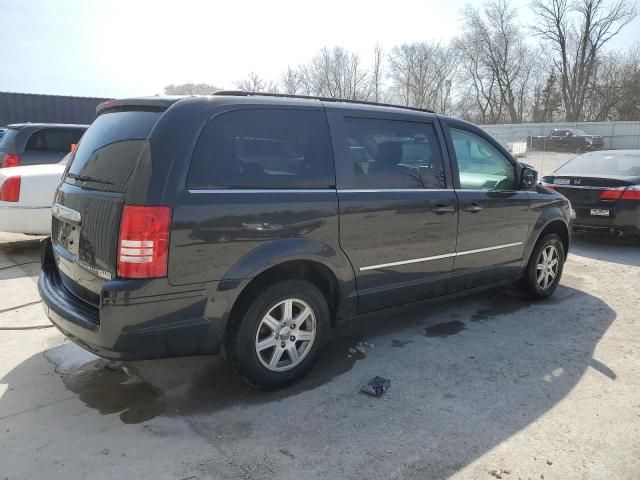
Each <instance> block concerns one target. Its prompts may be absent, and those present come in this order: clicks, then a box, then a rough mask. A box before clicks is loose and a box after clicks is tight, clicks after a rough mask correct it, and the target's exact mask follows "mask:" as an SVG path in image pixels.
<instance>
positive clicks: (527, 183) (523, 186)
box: [520, 167, 538, 190]
mask: <svg viewBox="0 0 640 480" xmlns="http://www.w3.org/2000/svg"><path fill="white" fill-rule="evenodd" d="M536 183H538V172H537V171H535V170H534V169H533V168H531V167H522V173H521V175H520V190H530V189H531V188H533V187H534V186H535V184H536Z"/></svg>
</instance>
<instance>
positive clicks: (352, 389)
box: [0, 234, 640, 480]
mask: <svg viewBox="0 0 640 480" xmlns="http://www.w3.org/2000/svg"><path fill="white" fill-rule="evenodd" d="M38 270H39V264H38V250H37V240H33V239H32V238H30V237H24V236H17V235H7V234H0V292H1V293H0V479H3V478H8V479H12V480H13V479H58V478H64V479H69V478H72V479H78V478H90V479H102V478H105V479H106V478H116V477H117V478H136V479H147V478H149V479H157V478H176V479H218V478H225V479H227V478H230V479H234V478H239V479H263V478H264V479H266V478H279V479H289V478H291V479H293V478H305V479H313V478H323V479H324V478H349V479H352V478H358V479H359V478H361V479H378V478H379V479H387V478H392V479H440V478H453V479H489V480H491V479H493V478H499V477H502V478H506V479H514V480H515V479H518V478H522V479H527V478H531V479H541V478H544V479H612V478H615V479H629V480H635V479H638V478H640V324H639V316H638V312H639V311H640V294H639V291H638V286H639V285H640V246H638V245H633V244H630V243H628V242H625V241H624V240H616V239H609V238H607V239H603V238H599V237H591V236H584V235H581V236H576V238H575V241H574V245H573V249H572V252H571V254H570V256H569V260H568V263H567V265H566V268H565V272H564V276H563V279H562V284H561V286H560V287H559V289H558V291H557V292H556V294H555V296H554V297H552V298H551V299H549V300H547V301H543V302H539V303H531V302H529V301H527V300H526V299H524V298H522V297H521V296H519V295H518V294H517V293H516V292H514V291H512V290H510V289H506V288H502V289H499V290H495V291H492V292H489V293H485V294H482V295H476V296H472V297H467V298H464V299H460V300H456V301H454V302H449V303H442V304H433V303H431V304H423V305H417V306H412V307H406V308H401V309H396V310H392V311H386V312H382V313H378V314H375V315H369V316H366V317H363V318H360V319H358V320H357V321H354V322H352V323H351V324H350V325H346V326H345V327H343V328H341V329H340V330H338V331H336V332H335V334H334V337H333V339H332V341H331V343H330V345H329V346H328V348H327V350H326V352H325V353H324V355H323V356H322V358H321V359H320V361H319V363H318V365H317V366H316V367H315V368H314V369H313V370H312V372H311V373H310V375H309V376H307V377H306V378H305V379H304V380H303V381H302V382H300V383H298V384H295V385H292V386H291V387H289V388H286V389H284V390H281V391H277V392H269V393H264V392H256V391H253V390H251V389H249V388H248V387H245V386H244V385H243V384H242V383H240V382H239V381H238V379H236V378H235V377H234V376H233V375H232V374H231V373H230V371H229V368H228V366H227V364H226V363H225V361H224V359H223V358H222V357H219V356H217V357H200V358H181V359H172V360H160V361H153V362H134V363H129V364H125V365H124V369H120V368H116V369H114V370H110V369H107V368H105V366H106V364H105V362H103V361H102V360H99V359H97V358H96V357H94V356H93V355H91V354H89V353H87V352H85V351H84V350H82V349H80V348H79V347H76V346H75V345H73V344H71V343H70V342H68V341H67V340H65V338H64V337H63V336H62V335H61V334H60V333H59V332H57V331H56V330H55V329H54V328H49V325H50V324H49V323H48V320H47V319H46V317H45V316H44V314H43V312H42V309H41V306H40V305H38V296H37V290H36V284H35V280H36V276H37V273H38ZM359 342H366V343H361V344H360V345H361V347H362V348H360V349H359V350H364V353H362V352H360V351H358V352H356V353H355V354H350V353H349V349H350V348H353V347H355V346H357V345H358V343H359ZM374 375H381V376H384V377H387V378H390V379H391V388H390V389H389V391H388V392H387V394H386V395H385V396H384V397H382V398H380V399H375V398H371V397H368V396H366V395H363V394H359V393H357V392H358V390H359V388H360V386H361V385H362V384H363V383H364V382H365V381H366V380H367V379H368V378H370V377H372V376H374Z"/></svg>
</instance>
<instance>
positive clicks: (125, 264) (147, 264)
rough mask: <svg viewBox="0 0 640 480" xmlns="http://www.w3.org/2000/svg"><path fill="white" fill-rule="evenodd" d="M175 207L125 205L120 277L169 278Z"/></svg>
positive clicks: (120, 251)
mask: <svg viewBox="0 0 640 480" xmlns="http://www.w3.org/2000/svg"><path fill="white" fill-rule="evenodd" d="M170 228H171V207H167V206H153V207H150V206H137V205H125V206H124V208H123V209H122V219H121V221H120V236H119V237H118V277H120V278H159V277H166V276H167V263H168V259H169V232H170Z"/></svg>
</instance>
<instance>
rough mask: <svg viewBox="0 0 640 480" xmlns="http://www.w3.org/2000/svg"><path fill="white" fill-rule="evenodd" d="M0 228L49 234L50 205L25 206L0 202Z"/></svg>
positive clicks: (17, 231)
mask: <svg viewBox="0 0 640 480" xmlns="http://www.w3.org/2000/svg"><path fill="white" fill-rule="evenodd" d="M0 230H1V231H3V232H13V233H28V234H30V235H50V234H51V207H50V206H49V207H47V206H43V207H26V206H20V205H16V204H11V203H10V202H0Z"/></svg>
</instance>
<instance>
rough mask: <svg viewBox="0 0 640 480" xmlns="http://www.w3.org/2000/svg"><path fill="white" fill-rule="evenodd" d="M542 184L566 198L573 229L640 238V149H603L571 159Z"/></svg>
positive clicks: (545, 178)
mask: <svg viewBox="0 0 640 480" xmlns="http://www.w3.org/2000/svg"><path fill="white" fill-rule="evenodd" d="M542 184H543V185H544V186H545V187H547V188H552V189H554V190H556V191H558V192H560V193H561V194H562V195H564V196H565V197H567V198H568V199H569V200H570V201H571V204H572V206H573V208H574V210H575V212H576V218H575V220H574V224H573V227H574V230H593V231H602V232H611V233H614V234H616V235H635V236H636V237H638V238H640V150H603V151H599V152H590V153H585V154H584V155H580V156H578V157H575V158H573V159H572V160H569V161H568V162H567V163H565V164H564V165H562V166H561V167H560V168H559V169H557V170H556V171H555V172H553V175H550V176H546V177H543V179H542Z"/></svg>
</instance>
